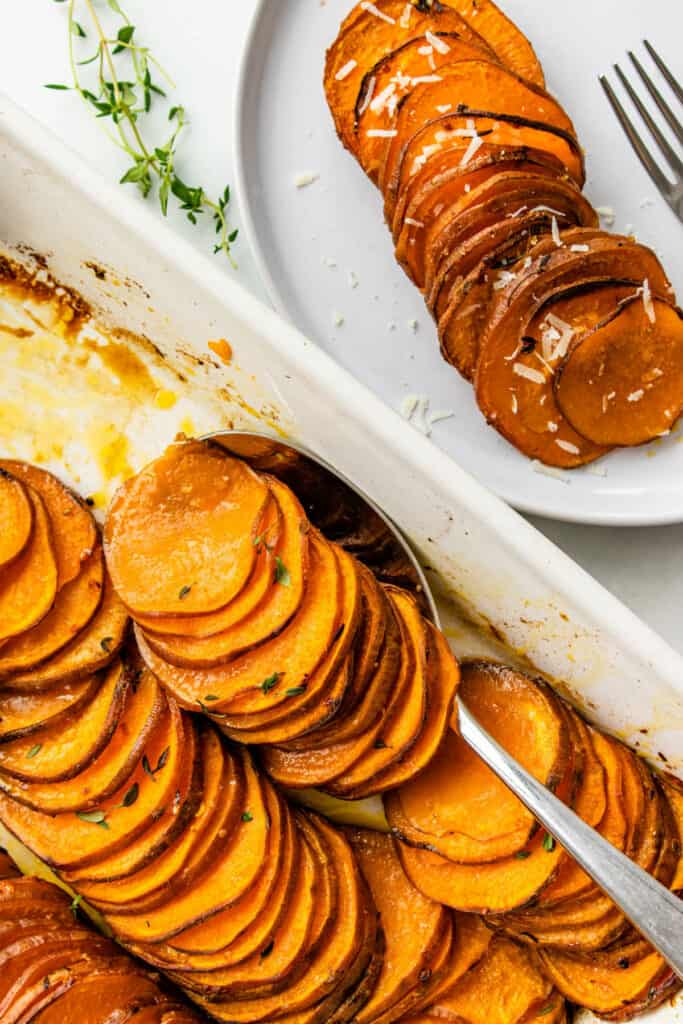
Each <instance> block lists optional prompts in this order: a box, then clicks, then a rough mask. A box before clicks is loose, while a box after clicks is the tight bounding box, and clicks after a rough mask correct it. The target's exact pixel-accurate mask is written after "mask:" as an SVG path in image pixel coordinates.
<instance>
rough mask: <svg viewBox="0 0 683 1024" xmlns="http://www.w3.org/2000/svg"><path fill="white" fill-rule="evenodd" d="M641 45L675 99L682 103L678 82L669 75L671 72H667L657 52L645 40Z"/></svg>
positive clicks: (682, 93) (682, 92) (680, 88)
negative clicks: (662, 76) (667, 84)
mask: <svg viewBox="0 0 683 1024" xmlns="http://www.w3.org/2000/svg"><path fill="white" fill-rule="evenodd" d="M643 45H644V46H645V49H646V50H647V52H648V53H649V54H650V56H651V57H652V59H653V61H654V62H655V64H656V65H657V67H658V68H659V70H660V71H661V72H662V74H663V75H664V77H665V78H666V80H667V82H668V83H669V85H670V87H671V89H672V90H673V92H674V93H675V95H676V98H677V99H678V100H679V101H680V102H681V103H683V88H682V87H681V86H680V85H679V84H678V82H677V81H676V79H675V78H674V76H673V75H672V74H671V72H670V71H669V69H668V67H667V66H666V64H665V63H664V61H663V60H662V58H661V57H660V56H659V54H658V53H657V51H656V50H655V48H654V46H653V45H652V43H649V42H648V41H647V39H644V40H643Z"/></svg>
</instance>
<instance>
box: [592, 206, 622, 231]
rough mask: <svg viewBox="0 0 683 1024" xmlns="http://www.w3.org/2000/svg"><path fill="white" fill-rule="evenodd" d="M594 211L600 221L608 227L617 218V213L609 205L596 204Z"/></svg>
mask: <svg viewBox="0 0 683 1024" xmlns="http://www.w3.org/2000/svg"><path fill="white" fill-rule="evenodd" d="M595 212H596V213H597V214H598V216H599V217H600V220H601V221H602V223H603V224H604V225H605V226H606V227H608V228H611V227H612V225H613V224H614V222H615V220H616V219H617V215H616V214H615V212H614V210H613V209H612V207H611V206H596V207H595Z"/></svg>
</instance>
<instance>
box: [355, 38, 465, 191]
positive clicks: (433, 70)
mask: <svg viewBox="0 0 683 1024" xmlns="http://www.w3.org/2000/svg"><path fill="white" fill-rule="evenodd" d="M481 55H482V52H481V49H480V48H479V47H478V46H476V45H475V46H472V45H471V44H470V43H468V42H466V41H465V40H463V39H462V37H461V36H460V35H459V34H458V33H456V32H439V33H438V34H430V37H429V41H428V42H426V40H425V37H424V36H418V37H416V38H413V39H411V40H409V41H408V42H407V43H404V44H403V45H402V46H400V47H399V48H398V49H397V50H394V51H393V52H392V53H388V54H387V55H386V56H384V57H382V59H381V60H380V61H378V62H377V64H375V66H374V67H373V68H371V69H370V70H369V71H368V72H367V73H366V75H365V77H364V78H363V81H362V82H361V86H360V89H359V92H358V99H357V100H356V108H355V124H354V131H355V136H356V138H355V142H354V147H353V149H354V155H355V156H356V159H357V160H358V162H359V163H360V165H361V167H362V168H363V170H364V171H365V173H366V174H367V175H368V177H369V178H370V180H371V181H373V182H374V183H375V184H376V183H377V177H378V174H379V171H380V168H381V167H382V164H383V161H384V150H385V148H386V145H387V138H391V133H392V131H393V128H394V124H395V121H396V114H397V110H398V109H399V106H400V103H401V101H402V99H403V97H405V96H407V95H408V93H409V92H411V91H412V90H413V89H414V88H415V87H416V86H417V85H420V84H421V83H423V82H438V81H439V68H440V67H441V66H442V65H443V64H449V65H450V64H454V63H456V62H457V61H459V60H476V59H477V58H479V57H481Z"/></svg>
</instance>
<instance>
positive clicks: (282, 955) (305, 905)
mask: <svg viewBox="0 0 683 1024" xmlns="http://www.w3.org/2000/svg"><path fill="white" fill-rule="evenodd" d="M333 870H334V869H333V868H332V867H331V866H326V865H324V864H323V863H322V861H321V860H320V859H319V858H318V856H317V854H316V851H315V850H314V849H313V848H312V847H311V846H310V844H309V842H308V841H307V840H306V839H305V837H304V840H303V842H302V844H301V846H300V854H299V861H298V864H297V867H296V874H297V878H296V882H295V884H294V886H293V888H292V890H291V892H290V894H289V899H288V902H287V906H286V907H285V911H284V913H283V915H282V917H281V919H280V921H279V922H278V925H277V928H276V929H275V931H274V933H273V937H272V938H271V939H270V941H269V942H268V943H267V945H265V946H264V947H263V948H262V949H259V950H256V951H255V952H254V953H253V954H252V955H251V956H249V957H247V958H246V959H244V960H242V961H241V962H240V963H236V964H233V965H231V966H227V967H223V968H217V969H215V968H214V969H211V970H208V971H201V970H198V971H193V972H191V973H186V974H183V975H181V976H179V977H178V980H181V981H182V983H183V984H184V985H185V986H186V987H187V989H188V990H189V991H191V992H197V993H199V994H200V995H203V996H206V997H208V998H211V999H221V1000H222V999H227V998H230V997H231V996H233V997H242V998H245V999H250V998H255V997H257V996H270V995H274V994H275V993H277V992H280V991H282V989H283V987H284V986H285V985H288V984H290V982H291V980H292V978H293V977H294V976H296V975H300V974H301V973H302V971H303V970H305V966H306V960H305V956H306V953H307V950H308V948H309V946H310V944H311V942H312V940H313V938H314V928H315V926H316V918H317V919H318V922H317V923H318V924H319V923H320V921H325V922H328V923H329V916H330V911H332V912H333V911H334V898H335V890H334V885H332V886H331V887H330V890H329V893H328V895H329V896H331V897H332V902H333V905H332V906H330V901H329V900H328V899H325V895H326V894H325V892H324V889H323V891H322V892H321V891H320V889H321V881H322V876H323V873H324V872H328V873H329V872H330V871H331V872H333ZM264 949H265V950H266V951H268V950H269V951H268V952H267V953H266V956H263V951H264ZM171 976H172V977H174V975H173V974H172V975H171Z"/></svg>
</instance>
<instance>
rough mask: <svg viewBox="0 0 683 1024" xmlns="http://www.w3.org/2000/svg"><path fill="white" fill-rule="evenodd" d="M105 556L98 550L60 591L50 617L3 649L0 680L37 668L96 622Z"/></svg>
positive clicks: (0, 661)
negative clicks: (90, 623)
mask: <svg viewBox="0 0 683 1024" xmlns="http://www.w3.org/2000/svg"><path fill="white" fill-rule="evenodd" d="M104 572H105V569H104V554H103V552H102V549H101V548H100V547H97V548H95V550H94V551H93V553H92V554H91V555H90V557H89V558H87V559H86V561H85V562H84V563H83V566H82V569H81V571H80V573H79V574H78V576H76V577H75V578H74V579H72V580H71V581H70V582H69V583H66V584H65V585H64V586H63V587H62V589H61V590H59V591H58V593H57V597H56V598H55V602H54V604H53V605H52V608H51V609H50V611H49V612H48V613H47V615H46V616H45V617H44V618H43V619H41V620H40V622H39V623H37V625H35V626H33V627H32V629H29V630H27V631H26V632H25V633H22V634H21V635H20V636H17V637H14V639H12V640H8V641H7V643H5V644H4V645H3V646H2V648H1V649H0V679H1V678H3V677H4V678H8V677H10V676H11V675H12V674H14V673H18V672H23V671H24V670H26V669H30V668H33V667H34V666H35V665H39V664H40V663H41V662H43V661H46V660H47V659H48V658H50V657H52V655H53V654H56V653H57V652H58V651H60V650H61V649H62V648H63V647H66V645H67V644H68V643H69V642H70V641H72V640H73V639H74V638H75V637H77V636H78V634H79V633H80V632H81V630H83V629H85V627H86V626H87V625H88V623H89V622H90V621H91V620H92V619H93V617H94V615H95V613H96V611H97V609H98V608H99V606H100V604H101V601H102V591H103V587H104Z"/></svg>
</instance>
